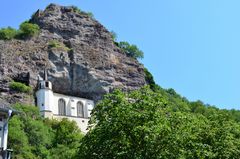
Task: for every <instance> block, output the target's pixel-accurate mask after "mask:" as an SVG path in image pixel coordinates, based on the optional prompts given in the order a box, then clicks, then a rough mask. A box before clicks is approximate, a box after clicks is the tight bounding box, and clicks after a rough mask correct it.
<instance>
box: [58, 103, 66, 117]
mask: <svg viewBox="0 0 240 159" xmlns="http://www.w3.org/2000/svg"><path fill="white" fill-rule="evenodd" d="M58 114H59V115H66V102H65V100H64V99H59V100H58Z"/></svg>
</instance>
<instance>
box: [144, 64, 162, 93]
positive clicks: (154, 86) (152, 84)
mask: <svg viewBox="0 0 240 159" xmlns="http://www.w3.org/2000/svg"><path fill="white" fill-rule="evenodd" d="M144 74H145V81H146V82H147V84H148V85H149V86H150V88H151V89H152V90H153V91H156V90H159V89H160V87H159V86H158V85H157V84H156V83H155V81H154V78H153V75H152V74H151V73H150V72H149V71H148V69H147V68H144Z"/></svg>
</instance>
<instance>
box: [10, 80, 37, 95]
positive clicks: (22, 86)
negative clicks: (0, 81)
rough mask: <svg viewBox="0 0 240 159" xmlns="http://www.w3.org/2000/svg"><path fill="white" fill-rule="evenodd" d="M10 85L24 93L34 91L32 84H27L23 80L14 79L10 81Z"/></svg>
mask: <svg viewBox="0 0 240 159" xmlns="http://www.w3.org/2000/svg"><path fill="white" fill-rule="evenodd" d="M9 87H10V88H11V89H13V90H16V91H18V92H22V93H30V92H31V91H32V88H31V87H30V86H27V85H25V84H24V83H21V82H15V81H12V82H11V83H10V85H9Z"/></svg>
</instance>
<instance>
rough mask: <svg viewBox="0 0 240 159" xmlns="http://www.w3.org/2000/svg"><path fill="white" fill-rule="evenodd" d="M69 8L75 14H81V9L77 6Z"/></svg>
mask: <svg viewBox="0 0 240 159" xmlns="http://www.w3.org/2000/svg"><path fill="white" fill-rule="evenodd" d="M71 7H72V9H73V11H74V12H75V13H81V12H82V11H81V9H79V8H78V7H77V6H71Z"/></svg>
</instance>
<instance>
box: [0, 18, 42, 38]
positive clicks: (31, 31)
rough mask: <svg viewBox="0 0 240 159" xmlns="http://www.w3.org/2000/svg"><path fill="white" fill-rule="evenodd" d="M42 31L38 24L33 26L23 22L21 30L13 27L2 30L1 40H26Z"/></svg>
mask: <svg viewBox="0 0 240 159" xmlns="http://www.w3.org/2000/svg"><path fill="white" fill-rule="evenodd" d="M39 31H40V28H39V26H38V25H37V24H32V23H30V22H28V21H25V22H23V23H22V24H21V25H20V27H19V30H16V29H14V28H11V27H7V28H2V29H0V40H11V39H14V38H17V39H25V38H30V37H33V36H36V35H37V34H38V33H39Z"/></svg>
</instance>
